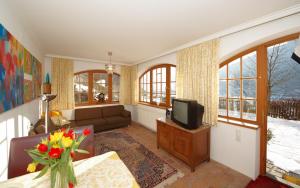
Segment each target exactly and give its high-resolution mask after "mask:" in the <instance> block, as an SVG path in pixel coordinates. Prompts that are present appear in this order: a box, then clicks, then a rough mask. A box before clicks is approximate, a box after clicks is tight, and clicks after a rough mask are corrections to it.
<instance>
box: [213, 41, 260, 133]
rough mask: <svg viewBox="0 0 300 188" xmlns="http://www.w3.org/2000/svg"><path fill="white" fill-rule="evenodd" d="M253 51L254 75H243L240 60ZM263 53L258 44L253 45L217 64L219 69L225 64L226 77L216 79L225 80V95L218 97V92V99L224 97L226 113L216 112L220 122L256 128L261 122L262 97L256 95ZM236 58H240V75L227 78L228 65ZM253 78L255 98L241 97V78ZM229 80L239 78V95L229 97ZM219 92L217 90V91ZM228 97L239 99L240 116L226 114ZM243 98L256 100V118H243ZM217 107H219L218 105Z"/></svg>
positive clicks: (258, 87)
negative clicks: (254, 58) (254, 54)
mask: <svg viewBox="0 0 300 188" xmlns="http://www.w3.org/2000/svg"><path fill="white" fill-rule="evenodd" d="M253 52H256V77H243V66H242V64H243V61H242V58H243V56H245V55H247V54H251V53H253ZM263 54H264V49H263V48H262V47H261V46H258V47H254V48H250V49H248V50H246V51H244V52H241V53H239V54H237V55H235V56H233V57H231V58H229V59H227V60H225V61H223V62H222V63H221V64H220V65H219V70H220V69H221V68H223V67H224V66H226V78H225V79H220V78H219V79H218V81H220V80H226V97H220V96H219V93H218V99H220V98H225V99H226V113H227V115H226V116H223V115H219V114H218V121H220V122H226V123H230V124H234V125H238V126H243V127H249V128H251V127H253V125H255V126H254V129H256V126H259V124H260V122H261V118H262V117H261V104H262V99H261V98H260V97H258V94H259V93H260V92H261V85H262V84H263V83H262V80H261V72H262V69H263V67H262V63H259V62H261V61H262V58H263ZM237 59H240V61H239V63H240V64H239V66H240V77H239V78H229V77H228V75H229V73H228V67H229V66H228V65H229V64H230V63H231V62H233V61H235V60H237ZM253 79H256V98H253V99H248V98H244V97H243V86H242V85H243V83H242V82H243V80H253ZM229 80H239V81H240V96H239V97H238V98H237V97H229V95H228V86H229V84H228V83H229V82H228V81H229ZM218 92H219V91H218ZM228 99H239V100H240V113H241V115H240V117H239V118H237V117H230V116H228ZM243 100H254V101H256V120H255V121H254V120H249V119H243V118H242V117H243V110H242V109H243V102H242V101H243ZM218 109H219V107H218Z"/></svg>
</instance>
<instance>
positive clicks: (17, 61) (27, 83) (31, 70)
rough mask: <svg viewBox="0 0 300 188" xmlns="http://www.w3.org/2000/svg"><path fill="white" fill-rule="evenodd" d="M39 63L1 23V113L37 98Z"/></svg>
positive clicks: (39, 73) (40, 70)
mask: <svg viewBox="0 0 300 188" xmlns="http://www.w3.org/2000/svg"><path fill="white" fill-rule="evenodd" d="M41 74H42V65H41V63H40V62H39V61H38V60H37V59H36V58H35V57H34V56H33V55H31V54H30V53H29V52H28V51H27V50H26V49H25V48H24V47H23V46H22V45H21V44H20V43H19V42H18V41H17V40H16V38H15V37H14V36H12V35H11V34H10V33H9V32H8V31H7V30H6V29H5V28H4V27H3V25H2V24H0V113H2V112H5V111H8V110H10V109H13V108H15V107H17V106H19V105H22V104H24V103H26V102H29V101H31V100H33V99H35V98H37V97H38V96H39V95H40V93H41V84H42V83H41V82H42V75H41Z"/></svg>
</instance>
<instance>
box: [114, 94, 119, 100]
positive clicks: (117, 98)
mask: <svg viewBox="0 0 300 188" xmlns="http://www.w3.org/2000/svg"><path fill="white" fill-rule="evenodd" d="M112 101H119V93H112Z"/></svg>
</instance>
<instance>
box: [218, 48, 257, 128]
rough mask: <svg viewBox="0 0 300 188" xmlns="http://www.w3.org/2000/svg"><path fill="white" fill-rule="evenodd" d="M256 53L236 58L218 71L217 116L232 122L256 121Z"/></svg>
mask: <svg viewBox="0 0 300 188" xmlns="http://www.w3.org/2000/svg"><path fill="white" fill-rule="evenodd" d="M256 107H257V52H256V50H254V51H251V52H248V53H245V54H242V55H239V56H236V57H234V58H232V59H230V60H228V61H226V62H224V63H223V64H222V65H221V66H220V69H219V116H220V117H223V118H227V119H232V120H239V121H249V122H256V120H257V118H256V117H257V112H256V111H257V110H256Z"/></svg>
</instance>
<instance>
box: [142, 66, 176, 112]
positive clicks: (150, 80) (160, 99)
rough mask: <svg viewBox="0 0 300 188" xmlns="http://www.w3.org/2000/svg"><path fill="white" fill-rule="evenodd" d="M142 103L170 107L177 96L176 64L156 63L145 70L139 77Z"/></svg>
mask: <svg viewBox="0 0 300 188" xmlns="http://www.w3.org/2000/svg"><path fill="white" fill-rule="evenodd" d="M139 86H140V97H139V100H140V102H141V103H146V104H151V105H154V106H162V107H170V106H171V101H172V99H173V98H175V96H176V66H175V65H171V64H161V65H156V66H154V67H152V68H150V69H148V70H147V71H146V72H144V73H143V74H142V75H141V76H140V79H139Z"/></svg>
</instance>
